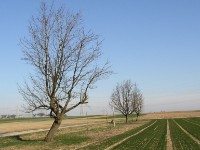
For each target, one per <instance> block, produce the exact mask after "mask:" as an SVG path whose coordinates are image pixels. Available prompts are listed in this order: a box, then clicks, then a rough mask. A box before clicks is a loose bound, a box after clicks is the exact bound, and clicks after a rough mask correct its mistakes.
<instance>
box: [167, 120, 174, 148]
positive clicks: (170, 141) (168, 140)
mask: <svg viewBox="0 0 200 150" xmlns="http://www.w3.org/2000/svg"><path fill="white" fill-rule="evenodd" d="M166 150H173V146H172V139H171V135H170V129H169V121H168V119H167V147H166Z"/></svg>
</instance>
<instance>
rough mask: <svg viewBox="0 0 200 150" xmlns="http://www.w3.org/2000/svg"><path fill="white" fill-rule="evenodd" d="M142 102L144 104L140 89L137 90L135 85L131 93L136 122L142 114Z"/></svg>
mask: <svg viewBox="0 0 200 150" xmlns="http://www.w3.org/2000/svg"><path fill="white" fill-rule="evenodd" d="M143 102H144V97H143V95H142V93H141V91H140V89H139V88H138V86H137V84H135V87H134V92H133V109H134V112H135V113H136V121H137V119H138V117H139V115H140V114H141V112H142V109H143Z"/></svg>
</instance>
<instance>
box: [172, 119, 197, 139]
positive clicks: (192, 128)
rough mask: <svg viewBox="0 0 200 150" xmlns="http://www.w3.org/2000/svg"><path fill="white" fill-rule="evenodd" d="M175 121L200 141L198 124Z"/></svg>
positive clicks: (180, 120) (182, 120) (181, 120)
mask: <svg viewBox="0 0 200 150" xmlns="http://www.w3.org/2000/svg"><path fill="white" fill-rule="evenodd" d="M175 121H176V122H177V123H178V124H179V125H180V126H181V127H183V128H184V129H185V130H186V131H187V132H188V133H190V134H191V135H192V136H193V137H195V138H197V139H198V140H200V126H198V124H194V123H192V122H188V121H186V120H184V119H175Z"/></svg>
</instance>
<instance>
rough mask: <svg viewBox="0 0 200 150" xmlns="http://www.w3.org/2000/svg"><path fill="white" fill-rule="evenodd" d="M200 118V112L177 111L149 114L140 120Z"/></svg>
mask: <svg viewBox="0 0 200 150" xmlns="http://www.w3.org/2000/svg"><path fill="white" fill-rule="evenodd" d="M191 117H200V111H176V112H159V113H149V114H146V115H143V116H141V117H140V119H171V118H191Z"/></svg>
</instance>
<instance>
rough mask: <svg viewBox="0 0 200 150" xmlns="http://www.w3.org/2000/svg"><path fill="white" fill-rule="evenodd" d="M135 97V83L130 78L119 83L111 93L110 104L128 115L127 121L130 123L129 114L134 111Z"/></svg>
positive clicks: (117, 110)
mask: <svg viewBox="0 0 200 150" xmlns="http://www.w3.org/2000/svg"><path fill="white" fill-rule="evenodd" d="M133 98H134V84H132V83H131V81H130V80H127V81H124V82H123V83H121V84H119V83H118V84H117V86H116V88H115V89H114V90H113V93H112V95H111V102H110V106H111V107H114V108H115V111H116V112H119V113H121V114H122V115H124V116H125V117H126V123H128V115H130V114H132V113H133V112H134V107H133Z"/></svg>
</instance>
